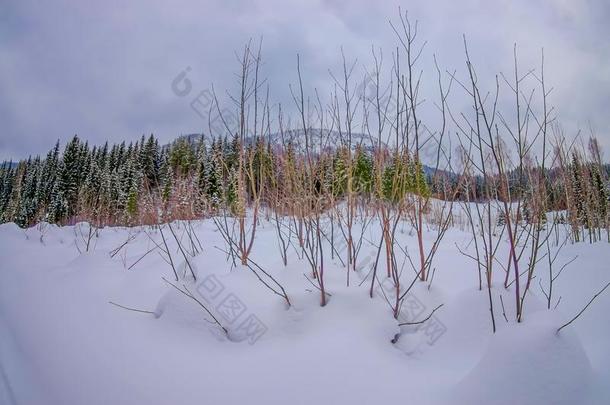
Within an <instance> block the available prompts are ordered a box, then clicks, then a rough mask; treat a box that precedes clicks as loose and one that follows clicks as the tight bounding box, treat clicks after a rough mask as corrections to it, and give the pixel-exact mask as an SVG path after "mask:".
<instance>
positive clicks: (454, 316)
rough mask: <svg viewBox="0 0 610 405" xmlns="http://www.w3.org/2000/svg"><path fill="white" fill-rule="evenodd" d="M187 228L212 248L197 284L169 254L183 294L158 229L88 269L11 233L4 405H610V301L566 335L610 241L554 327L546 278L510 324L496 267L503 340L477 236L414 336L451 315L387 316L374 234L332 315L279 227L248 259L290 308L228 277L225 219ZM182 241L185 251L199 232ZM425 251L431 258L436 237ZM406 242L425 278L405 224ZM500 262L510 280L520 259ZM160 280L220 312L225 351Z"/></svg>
mask: <svg viewBox="0 0 610 405" xmlns="http://www.w3.org/2000/svg"><path fill="white" fill-rule="evenodd" d="M191 226H192V228H193V229H194V231H195V234H196V235H197V238H198V239H199V242H200V243H201V245H202V247H203V251H202V252H201V253H199V254H197V255H196V256H195V257H192V258H190V259H189V262H190V263H191V266H192V268H193V269H194V271H195V273H196V276H197V280H193V279H192V277H190V276H188V274H190V270H189V268H188V266H187V264H186V262H185V260H184V257H183V256H182V254H181V252H180V251H179V250H178V249H177V244H176V243H175V242H174V241H172V242H171V243H170V248H171V252H172V258H173V260H174V261H175V264H176V267H177V268H178V269H179V272H180V276H181V280H180V281H178V282H175V281H174V280H175V279H174V275H173V272H172V270H171V267H170V266H169V265H168V264H167V263H166V262H165V261H164V260H163V258H162V257H161V256H160V254H159V252H158V250H155V249H154V247H155V245H154V242H153V240H154V241H155V242H156V243H160V241H161V239H160V234H159V232H158V230H155V229H151V228H149V227H136V228H110V227H107V228H103V229H99V230H98V235H97V237H96V238H94V239H93V240H92V243H91V245H90V249H89V252H85V244H84V240H83V237H82V235H86V234H87V230H88V225H87V224H85V223H81V224H76V225H75V226H68V227H57V226H54V225H49V224H39V225H37V226H35V227H32V228H30V229H27V230H23V229H19V228H18V227H17V226H16V225H14V224H4V225H0V257H1V260H0V263H1V264H0V404H8V405H13V404H27V405H29V404H57V405H70V404H169V403H171V404H252V403H254V404H286V403H289V404H312V403H315V404H331V403H332V404H336V403H349V404H398V403H405V404H406V403H413V404H451V403H455V404H479V403H481V404H576V403H584V404H605V403H610V384H609V382H610V366H609V364H610V293H608V292H607V293H606V294H604V295H601V296H599V297H598V298H597V300H596V301H595V302H594V303H593V304H592V305H591V307H590V308H589V309H588V310H587V311H586V312H585V313H584V314H583V315H582V316H581V317H580V318H578V319H577V320H576V321H575V322H574V323H573V324H572V325H570V326H568V327H566V328H564V329H563V330H562V331H561V332H560V333H559V334H556V330H557V328H558V326H560V325H562V324H563V323H565V322H566V321H567V320H569V319H570V318H571V317H572V316H574V315H575V314H576V313H577V312H578V311H579V310H580V309H581V308H582V307H583V306H584V305H586V303H587V302H588V301H589V300H590V299H591V297H592V296H593V294H595V292H597V291H598V290H599V289H600V288H601V287H602V286H603V285H604V284H605V283H607V282H608V281H609V280H610V265H609V263H610V245H609V244H608V243H606V242H599V243H595V244H589V243H578V244H570V243H568V244H567V245H566V246H565V248H564V249H563V250H562V251H561V252H560V254H559V258H558V260H557V263H558V266H560V265H561V264H563V263H565V262H567V261H569V260H570V259H572V258H573V257H574V256H576V255H578V258H577V259H576V260H575V261H574V262H573V263H572V264H571V265H570V266H568V267H567V268H566V269H565V270H564V272H563V273H562V275H561V276H560V277H559V278H558V279H557V281H556V284H555V286H554V292H553V295H554V298H553V306H554V305H555V303H556V301H557V299H558V298H559V297H561V302H560V304H559V306H558V307H557V309H555V310H553V309H551V310H548V309H547V304H546V300H545V297H544V295H543V294H542V292H541V290H540V287H539V283H542V284H543V285H544V286H546V285H547V283H548V274H547V273H548V268H547V267H546V264H545V263H546V260H544V261H541V263H540V264H539V267H538V268H537V270H536V271H537V274H536V279H535V280H534V285H533V286H532V288H531V293H530V294H528V296H527V298H526V300H525V315H524V320H523V322H521V323H517V322H516V321H515V320H514V312H515V311H514V306H515V303H514V290H513V289H512V286H511V287H510V288H509V289H504V287H503V276H504V272H503V271H502V269H501V268H500V267H499V266H497V267H496V269H495V270H494V271H495V275H494V288H493V290H492V296H493V298H494V310H495V319H496V324H497V328H498V330H497V332H496V333H495V334H494V333H492V330H491V321H490V313H489V304H488V295H487V290H486V289H485V288H484V289H483V290H481V291H480V290H479V289H478V271H477V266H476V264H475V263H474V262H473V261H472V260H471V259H469V258H468V257H466V256H464V255H462V254H461V253H460V252H459V251H458V250H457V247H456V245H457V246H460V248H462V249H463V250H470V251H471V252H472V249H473V247H472V244H471V243H469V242H470V241H471V235H470V234H469V233H467V232H466V231H463V230H460V229H458V228H450V229H449V231H448V232H447V234H446V236H445V239H444V240H443V242H442V244H441V246H440V248H439V251H438V254H437V257H436V258H435V262H434V267H435V268H436V271H435V275H434V278H433V282H432V284H431V287H430V288H428V283H423V282H416V283H415V285H414V287H413V289H412V290H411V292H410V294H409V297H408V299H407V300H406V303H405V304H404V306H403V309H402V313H401V317H402V318H401V319H403V322H404V320H405V319H406V320H407V321H411V322H413V321H418V320H421V319H424V318H425V317H426V316H428V315H429V314H430V312H431V311H432V309H434V308H436V307H437V306H438V305H440V304H444V305H443V307H441V308H440V309H438V311H436V312H435V314H434V316H433V317H432V318H431V319H430V320H429V321H427V322H426V323H423V324H421V325H419V326H402V327H399V326H398V323H399V321H397V320H396V319H394V318H393V316H392V311H391V309H390V307H389V306H388V304H387V302H386V300H385V299H384V298H383V295H382V294H381V292H382V287H379V286H378V287H377V288H376V289H375V297H374V298H373V299H371V298H370V297H369V295H368V290H369V286H370V280H371V278H370V275H369V274H367V273H369V269H370V268H371V266H372V264H373V262H374V259H375V255H376V248H375V247H374V246H372V245H371V244H370V243H369V241H370V242H374V243H377V242H378V241H379V224H378V222H376V221H373V222H372V223H371V224H370V225H369V227H368V228H367V229H366V231H365V239H364V242H363V246H362V248H361V251H360V253H359V257H358V260H359V261H360V262H361V263H362V265H360V266H359V269H358V271H357V272H352V273H351V275H350V286H349V287H348V286H347V285H346V284H347V283H346V275H347V273H346V269H345V266H343V264H342V263H341V260H339V259H338V258H337V257H336V255H335V257H334V259H333V258H331V253H330V247H329V246H330V245H326V246H325V284H326V289H327V291H328V293H329V294H331V296H330V297H329V300H328V304H327V305H326V306H325V307H321V306H320V305H319V304H320V293H319V291H318V290H317V289H316V288H315V287H314V286H312V284H311V283H310V282H309V281H308V280H307V279H306V277H305V275H308V276H310V275H311V274H310V273H311V269H310V268H309V264H308V262H307V260H306V259H305V258H302V259H301V258H299V257H298V255H297V250H296V249H295V248H294V247H292V246H291V247H290V248H289V250H288V252H289V257H288V265H287V266H284V265H283V263H282V260H281V257H280V254H279V249H278V246H277V239H276V229H275V225H274V223H273V222H271V221H267V220H266V219H264V218H263V219H261V222H260V224H259V227H258V231H257V235H256V239H255V242H254V247H253V249H252V259H253V260H254V261H255V262H256V263H257V264H259V265H260V266H261V267H262V268H264V269H265V270H266V271H268V272H269V273H270V274H272V275H273V276H274V277H275V278H276V279H277V280H278V281H279V283H280V284H282V285H283V286H284V287H285V289H286V291H287V293H288V296H289V298H290V301H291V304H292V305H291V306H290V307H288V305H287V304H286V303H285V301H284V300H283V299H282V298H281V297H279V296H278V295H275V294H273V293H272V292H271V291H269V290H268V289H267V288H266V287H265V286H264V285H263V284H261V283H260V282H259V280H258V279H257V278H256V276H255V275H254V274H253V273H252V271H250V270H249V269H248V268H247V267H243V266H241V265H237V266H236V267H233V266H232V265H231V261H230V260H227V255H226V254H225V253H223V251H221V250H220V249H223V250H226V249H227V247H226V244H225V243H224V241H223V238H222V237H221V235H220V233H219V232H218V230H217V229H216V226H215V224H214V223H213V221H212V220H209V219H207V220H200V221H193V222H191ZM173 228H174V230H175V231H176V234H177V235H178V236H179V237H181V238H182V240H183V242H184V245H185V246H186V247H187V248H188V246H190V241H189V238H188V235H186V233H185V228H186V224H185V223H183V222H175V223H174V224H173ZM165 229H166V232H165V236H166V237H168V235H171V234H169V232H167V228H165ZM130 236H132V237H133V240H131V241H130V242H129V243H128V244H126V245H125V246H124V247H123V248H122V249H121V250H120V251H119V252H118V253H117V254H116V255H115V256H114V257H111V254H110V252H112V251H113V250H114V249H116V248H117V247H119V246H120V245H121V244H123V243H124V242H125V241H126V240H127V239H128V238H129V237H130ZM425 237H426V246H430V245H431V243H432V242H433V240H434V239H433V238H434V233H433V232H427V233H426V235H425ZM168 239H171V237H170V238H168ZM340 239H341V238H340V237H339V235H336V237H335V240H336V241H340ZM293 242H294V243H295V246H296V240H294V236H293ZM195 243H197V242H195ZM397 243H399V244H400V245H401V246H402V247H403V248H405V247H407V248H408V250H407V251H408V252H409V253H410V254H411V256H412V260H413V262H414V263H418V260H419V258H418V257H417V241H416V237H415V234H414V232H413V230H412V228H411V226H410V225H409V224H408V223H407V222H405V223H403V224H401V225H400V226H399V229H398V231H397ZM337 245H338V249H337V250H339V253H340V254H341V255H342V256H345V252H344V251H341V242H337ZM147 252H149V253H148V254H146V253H147ZM145 254H146V255H145ZM397 254H398V259H399V261H398V262H399V266H403V261H404V263H405V264H404V267H403V273H402V280H401V283H402V285H403V288H405V287H406V286H407V285H408V284H409V283H410V282H411V280H412V279H413V277H414V271H413V269H412V267H411V266H410V264H409V263H408V261H407V260H404V259H405V255H404V253H402V251H400V252H399V253H397ZM143 255H144V257H143V258H142V256H143ZM497 257H498V259H499V261H500V262H503V264H505V262H506V260H507V258H508V244H507V243H502V244H501V246H500V249H499V250H498V253H497ZM343 260H345V259H344V258H343ZM130 267H131V268H130ZM304 274H305V275H304ZM379 275H380V282H381V283H383V284H382V285H386V283H389V280H386V279H385V259H384V258H383V257H382V258H381V259H380V265H379ZM163 277H165V278H166V279H167V280H168V281H171V282H172V283H175V284H176V285H177V286H179V287H181V288H187V289H188V290H189V291H190V292H191V293H192V294H193V295H194V296H195V297H196V298H198V299H199V300H200V301H201V302H202V303H203V304H204V305H206V307H207V308H208V309H210V310H211V311H212V313H213V314H214V315H215V316H216V317H217V318H218V319H219V320H220V321H221V323H223V324H224V325H225V326H226V328H227V329H228V332H229V333H228V335H229V338H227V337H226V336H225V335H224V333H223V332H222V331H221V330H220V329H219V328H218V327H217V326H215V325H214V324H213V323H210V321H211V317H210V316H209V315H208V314H207V313H206V312H205V311H204V310H203V308H202V307H201V306H200V305H199V304H198V303H197V302H195V301H194V300H192V299H190V298H188V297H186V296H185V295H184V294H182V293H180V292H178V291H177V290H175V289H174V288H173V287H171V286H170V285H169V284H167V283H166V282H165V281H163V279H162V278H163ZM389 284H391V283H389ZM388 291H390V290H388ZM500 296H502V301H503V303H504V308H505V312H506V316H507V318H508V322H507V321H506V320H505V319H504V316H503V314H502V312H503V311H502V305H501V303H500V299H499V297H500ZM109 301H112V302H115V303H117V304H120V305H123V306H126V307H129V308H133V309H139V310H144V311H150V312H151V313H139V312H134V311H129V310H126V309H122V308H119V307H117V306H115V305H112V304H110V303H109ZM229 302H233V303H237V304H236V305H237V309H236V310H235V311H234V312H230V311H229V312H226V310H227V308H228V307H227V306H223V305H224V304H227V303H229ZM223 314H228V317H227V318H225V317H223ZM248 320H249V321H253V320H255V321H256V322H258V323H257V324H256V325H258V327H259V329H256V328H254V329H253V330H254V331H257V332H258V333H250V334H248V333H245V332H244V330H245V329H244V327H243V325H244V322H247V321H248ZM250 331H251V330H250ZM397 334H400V336H399V338H398V340H397V342H396V343H392V339H394V337H395V336H396V335H397Z"/></svg>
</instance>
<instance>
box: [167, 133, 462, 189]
mask: <svg viewBox="0 0 610 405" xmlns="http://www.w3.org/2000/svg"><path fill="white" fill-rule="evenodd" d="M308 131H309V133H308V138H309V142H310V145H309V147H310V148H311V150H314V151H319V150H324V151H329V150H331V151H332V150H334V149H335V148H337V147H338V146H340V145H341V144H347V143H348V140H347V135H346V134H345V133H344V134H343V135H341V134H340V133H339V131H334V130H333V131H327V130H321V129H319V128H312V129H310V130H308ZM202 136H203V139H204V142H206V143H209V142H211V141H212V137H210V136H209V135H206V134H186V135H180V136H179V137H178V139H186V140H187V141H188V142H189V143H191V144H198V143H199V142H200V141H201V139H202ZM268 139H269V141H270V142H271V144H273V145H281V144H282V143H286V144H288V143H292V145H293V146H294V147H295V148H296V149H297V150H301V151H304V150H305V147H306V142H305V140H306V138H305V132H304V131H303V130H302V129H292V130H287V131H284V133H283V134H282V133H280V132H274V133H272V134H271V135H269V136H268ZM250 140H251V138H248V139H247V140H246V142H249V141H250ZM376 143H377V139H371V137H369V136H368V135H366V134H363V133H355V132H354V133H352V139H351V145H352V148H355V147H356V146H358V145H360V146H362V147H363V148H364V150H368V151H371V150H372V149H373V146H374V145H375V144H376ZM382 145H383V146H387V144H386V143H385V142H383V141H382ZM423 169H424V173H425V174H426V176H428V177H429V178H431V177H432V176H433V175H434V173H435V171H436V170H435V168H434V167H432V166H428V165H425V164H424V165H423ZM436 174H438V175H444V176H446V177H447V178H449V179H452V180H457V178H458V175H457V174H455V173H452V172H450V171H447V170H442V169H439V170H438V171H436Z"/></svg>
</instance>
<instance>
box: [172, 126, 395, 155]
mask: <svg viewBox="0 0 610 405" xmlns="http://www.w3.org/2000/svg"><path fill="white" fill-rule="evenodd" d="M202 136H203V139H204V140H205V141H206V142H210V141H211V140H212V138H211V137H210V136H209V135H206V134H187V135H181V136H180V137H179V138H180V139H187V140H188V141H189V142H191V143H198V142H199V141H200V139H201V137H202ZM250 138H251V137H249V139H248V140H250ZM307 138H308V140H309V146H310V148H313V149H314V150H320V149H322V150H333V149H334V148H336V147H337V146H339V145H341V144H342V143H345V144H347V143H348V139H347V135H346V134H343V136H341V134H340V133H339V131H327V130H321V129H319V128H312V129H310V130H308V136H307ZM351 138H352V139H351V144H352V145H353V147H356V146H357V145H362V147H364V148H365V149H368V150H370V149H371V148H372V147H373V144H374V143H376V142H377V140H376V139H375V140H371V138H370V137H369V136H368V135H366V134H362V133H352V137H351ZM267 139H268V140H269V142H271V144H274V145H281V144H282V143H286V144H288V143H292V145H293V146H294V147H295V148H297V149H304V148H305V146H306V137H305V131H303V130H302V129H292V130H287V131H284V132H283V133H281V132H274V133H272V134H271V135H269V136H267ZM248 140H247V141H248ZM382 143H383V144H384V145H385V143H384V142H382Z"/></svg>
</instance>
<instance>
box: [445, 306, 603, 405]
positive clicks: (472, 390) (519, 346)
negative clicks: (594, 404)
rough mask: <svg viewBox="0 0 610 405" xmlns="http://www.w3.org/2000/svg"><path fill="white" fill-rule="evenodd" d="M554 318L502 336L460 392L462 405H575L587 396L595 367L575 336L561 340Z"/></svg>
mask: <svg viewBox="0 0 610 405" xmlns="http://www.w3.org/2000/svg"><path fill="white" fill-rule="evenodd" d="M557 325H558V322H557V321H554V318H553V316H552V315H551V314H550V313H549V312H539V313H536V314H535V315H534V314H532V315H531V316H530V317H529V319H528V320H527V321H525V322H524V323H522V324H517V325H511V327H509V328H503V329H501V330H499V331H498V333H496V334H495V335H494V336H493V337H492V338H491V339H490V341H489V345H488V346H487V348H486V350H485V353H484V355H483V357H482V358H481V360H480V361H479V362H478V364H477V365H476V366H475V367H474V368H473V369H472V370H471V371H470V373H469V374H468V375H467V376H466V377H465V378H464V379H463V380H462V381H461V382H460V383H459V384H458V385H457V386H456V388H455V390H454V392H453V393H452V394H453V395H452V398H453V399H454V400H457V402H458V403H485V404H508V403H515V404H541V403H547V404H575V403H579V402H580V401H581V400H582V398H583V397H584V396H586V393H587V388H588V387H587V381H588V380H590V378H591V376H592V370H591V365H590V362H589V359H588V358H587V355H586V353H585V351H584V349H583V347H582V345H581V343H580V341H579V339H578V338H577V336H576V334H574V333H573V332H572V331H570V330H563V331H562V332H561V333H560V334H559V335H558V334H556V333H555V332H556V330H557Z"/></svg>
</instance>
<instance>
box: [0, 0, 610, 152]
mask: <svg viewBox="0 0 610 405" xmlns="http://www.w3.org/2000/svg"><path fill="white" fill-rule="evenodd" d="M399 5H400V6H401V7H403V9H408V10H409V15H410V17H411V18H412V19H417V20H418V21H419V26H420V35H421V38H422V39H426V40H427V41H428V43H427V45H426V48H425V51H424V54H423V57H422V66H421V67H422V69H427V70H430V67H431V66H432V60H433V59H432V57H433V54H435V55H436V56H437V59H438V61H439V64H440V65H441V66H442V69H443V70H445V69H446V70H449V71H453V70H455V69H457V71H458V74H459V73H460V72H462V73H463V72H464V57H463V45H462V34H466V35H467V37H468V41H469V47H470V50H471V56H472V58H473V62H474V63H475V65H476V66H477V69H478V71H479V73H480V75H481V76H482V77H487V78H488V79H489V78H493V77H494V76H493V74H494V73H497V72H506V73H510V72H511V69H512V48H513V44H514V43H515V42H516V43H517V44H518V49H519V55H520V60H521V61H522V64H523V70H524V71H526V70H527V69H528V68H530V67H531V68H539V59H540V50H541V48H542V47H544V50H545V59H546V78H547V82H548V83H547V86H549V87H551V86H552V87H553V88H554V90H553V92H552V94H551V97H550V102H551V103H552V104H553V105H554V106H555V107H556V109H557V114H558V118H559V120H560V121H561V123H562V125H563V128H564V129H565V132H566V135H573V134H574V133H576V131H577V129H578V128H581V129H583V130H586V131H587V132H588V130H589V126H591V127H592V128H593V129H594V130H595V132H596V133H597V135H598V136H599V138H600V139H601V140H602V143H603V145H604V150H605V152H606V158H607V157H608V153H609V152H610V41H609V40H608V38H610V25H609V24H608V21H610V2H608V1H607V0H556V1H554V0H517V1H515V0H512V1H509V0H498V1H491V0H485V1H475V0H461V1H454V0H442V1H434V0H427V1H410V2H401V3H399V2H395V1H389V2H386V3H384V2H381V1H364V0H357V1H351V0H350V1H348V0H326V1H321V0H313V1H312V0H300V1H289V0H271V1H247V0H218V1H214V0H189V1H172V2H169V1H157V0H131V1H122V0H109V1H88V0H80V1H76V0H73V1H30V0H0V160H4V159H19V158H24V157H27V155H29V154H38V153H45V152H46V151H47V150H48V149H49V148H51V147H52V145H53V144H54V142H55V141H56V140H57V139H60V140H61V141H62V144H64V143H65V141H66V140H67V139H69V138H70V137H71V136H72V135H74V134H78V135H79V136H80V137H82V138H84V139H87V140H88V141H89V142H90V143H94V144H100V143H103V142H104V141H105V140H109V141H111V142H116V141H121V140H128V141H129V140H135V139H138V138H139V137H140V136H141V135H142V134H150V133H154V134H155V135H157V136H158V137H159V138H161V140H163V141H169V140H170V139H173V138H174V137H175V136H176V135H179V134H184V133H193V132H201V131H202V130H204V129H205V128H206V127H207V123H205V122H204V121H203V120H202V119H201V118H200V117H199V116H198V115H197V114H196V113H195V112H194V111H193V110H192V109H191V107H190V106H189V103H190V101H191V100H192V99H193V98H194V97H195V96H196V95H197V94H198V93H199V92H200V91H203V90H205V89H208V88H210V86H211V85H212V84H213V85H214V88H215V89H216V90H217V92H221V93H222V92H224V90H225V89H231V88H234V73H235V72H236V71H237V68H238V66H237V63H236V58H235V51H236V50H239V49H241V48H242V47H243V45H244V43H245V42H247V41H248V39H249V38H251V37H254V38H259V37H261V36H262V37H263V59H264V66H263V73H264V76H265V77H267V78H268V81H269V83H270V84H271V91H272V98H273V100H275V101H276V102H283V103H289V102H290V92H289V87H288V86H289V84H290V83H292V84H294V83H295V82H296V69H295V67H296V54H297V53H299V54H300V56H301V60H302V71H303V76H304V80H305V82H306V84H307V90H308V91H311V89H313V88H314V87H315V88H318V89H323V91H324V92H326V91H327V89H329V88H330V85H331V83H332V79H331V78H330V76H329V69H331V70H336V69H338V66H339V65H338V63H339V62H340V47H341V46H343V49H344V50H345V54H346V56H347V57H348V58H350V59H355V58H357V59H358V67H357V69H358V74H361V73H363V72H364V71H365V69H367V68H370V67H371V65H372V63H371V58H370V50H371V45H374V46H378V47H379V46H381V47H383V48H384V49H385V51H386V53H385V54H384V55H385V58H386V63H387V64H389V63H390V59H391V57H390V56H389V55H390V54H391V52H392V50H393V49H394V47H395V46H396V40H395V36H394V33H393V32H392V30H391V28H390V26H389V24H388V19H395V18H396V16H397V8H398V6H399ZM187 67H188V68H189V69H190V70H189V72H188V78H189V80H190V82H191V84H192V91H191V93H189V94H188V95H187V96H184V97H180V96H177V95H176V94H175V92H174V91H173V90H172V81H173V80H174V78H175V77H176V76H177V75H178V74H180V72H181V71H183V70H184V69H186V68H187ZM434 85H435V84H434V83H432V84H430V85H429V86H430V87H433V86H434ZM232 86H233V87H232ZM221 90H222V91H221ZM455 90H456V91H459V89H455Z"/></svg>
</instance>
